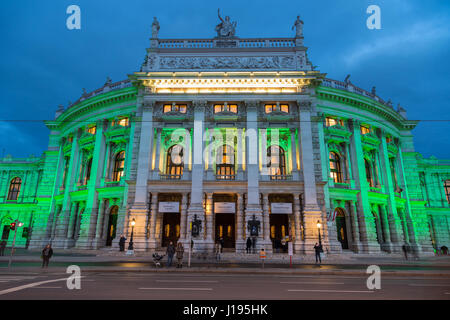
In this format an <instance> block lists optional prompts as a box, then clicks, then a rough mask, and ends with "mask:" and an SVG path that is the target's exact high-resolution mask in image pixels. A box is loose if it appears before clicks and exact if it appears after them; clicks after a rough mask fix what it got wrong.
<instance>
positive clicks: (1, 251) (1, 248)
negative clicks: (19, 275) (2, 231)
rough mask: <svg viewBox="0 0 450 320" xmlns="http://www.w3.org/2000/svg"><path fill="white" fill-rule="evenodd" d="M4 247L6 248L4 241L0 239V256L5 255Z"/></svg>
mask: <svg viewBox="0 0 450 320" xmlns="http://www.w3.org/2000/svg"><path fill="white" fill-rule="evenodd" d="M5 248H6V241H5V240H2V242H0V256H4V255H5Z"/></svg>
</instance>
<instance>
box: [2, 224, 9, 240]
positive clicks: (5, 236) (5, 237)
mask: <svg viewBox="0 0 450 320" xmlns="http://www.w3.org/2000/svg"><path fill="white" fill-rule="evenodd" d="M10 230H11V227H10V226H3V233H2V240H8V238H9V231H10Z"/></svg>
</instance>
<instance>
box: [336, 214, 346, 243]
mask: <svg viewBox="0 0 450 320" xmlns="http://www.w3.org/2000/svg"><path fill="white" fill-rule="evenodd" d="M335 211H336V231H337V238H338V240H339V242H340V243H341V246H342V249H348V238H347V224H346V223H345V213H344V210H343V209H342V208H336V209H335Z"/></svg>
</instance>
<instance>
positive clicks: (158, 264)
mask: <svg viewBox="0 0 450 320" xmlns="http://www.w3.org/2000/svg"><path fill="white" fill-rule="evenodd" d="M152 257H153V262H154V263H155V267H161V259H162V258H164V255H159V254H157V253H156V252H155V253H154V254H153V255H152Z"/></svg>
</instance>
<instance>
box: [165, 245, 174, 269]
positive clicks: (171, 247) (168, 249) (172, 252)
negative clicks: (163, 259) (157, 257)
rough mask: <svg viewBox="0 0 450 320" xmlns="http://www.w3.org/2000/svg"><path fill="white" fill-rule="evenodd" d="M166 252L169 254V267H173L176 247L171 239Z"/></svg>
mask: <svg viewBox="0 0 450 320" xmlns="http://www.w3.org/2000/svg"><path fill="white" fill-rule="evenodd" d="M166 254H167V267H171V266H172V260H173V255H174V254H175V248H174V247H173V242H172V241H170V243H169V245H168V246H167V250H166Z"/></svg>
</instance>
